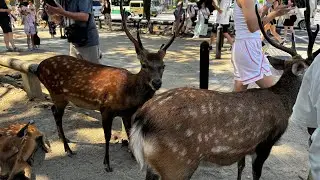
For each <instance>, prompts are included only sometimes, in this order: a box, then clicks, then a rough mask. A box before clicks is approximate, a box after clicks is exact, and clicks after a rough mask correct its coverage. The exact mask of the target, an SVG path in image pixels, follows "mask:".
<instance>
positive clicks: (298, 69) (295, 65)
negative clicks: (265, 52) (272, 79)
mask: <svg viewBox="0 0 320 180" xmlns="http://www.w3.org/2000/svg"><path fill="white" fill-rule="evenodd" d="M256 15H257V17H258V23H259V27H260V30H261V32H262V34H263V36H264V37H265V39H266V40H267V41H268V42H269V43H270V44H271V45H272V46H273V47H275V48H277V49H280V50H282V51H284V52H286V53H288V54H290V55H291V56H292V60H291V61H289V62H285V61H283V60H281V59H278V58H275V57H270V56H268V59H269V62H270V63H271V65H272V66H273V67H274V68H275V69H278V70H284V75H286V74H291V75H295V76H299V75H301V74H303V72H304V71H305V70H306V68H307V67H308V66H309V65H310V64H311V63H312V61H313V60H314V58H315V57H316V56H317V55H318V54H319V53H320V49H319V50H317V51H315V52H314V53H312V50H313V45H314V42H315V39H316V37H317V34H318V32H319V25H317V29H316V31H315V32H312V30H311V25H310V4H309V1H306V11H305V12H304V16H305V20H306V27H307V32H308V37H309V44H308V57H307V58H306V59H304V58H302V57H301V55H299V54H298V53H297V50H296V44H295V37H294V34H292V38H291V39H292V45H291V48H288V47H285V46H283V45H281V44H277V43H276V42H275V41H273V40H272V39H271V38H270V37H269V36H268V35H267V33H266V32H265V30H264V28H263V24H262V21H261V17H260V15H259V12H258V6H257V5H256Z"/></svg>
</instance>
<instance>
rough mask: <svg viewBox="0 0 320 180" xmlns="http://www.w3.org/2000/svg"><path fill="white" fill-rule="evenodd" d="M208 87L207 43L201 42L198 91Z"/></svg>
mask: <svg viewBox="0 0 320 180" xmlns="http://www.w3.org/2000/svg"><path fill="white" fill-rule="evenodd" d="M208 87H209V43H208V42H207V41H203V42H202V43H201V45H200V89H208Z"/></svg>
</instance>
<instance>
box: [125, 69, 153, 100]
mask: <svg viewBox="0 0 320 180" xmlns="http://www.w3.org/2000/svg"><path fill="white" fill-rule="evenodd" d="M148 79H149V78H148V74H147V73H146V72H145V71H144V70H143V69H141V70H140V72H139V73H138V74H136V75H134V77H133V81H132V83H129V84H128V90H129V92H131V95H132V96H133V98H135V99H136V102H137V103H138V104H140V103H144V102H145V101H147V100H149V99H151V98H152V96H153V95H154V93H155V91H154V90H153V89H152V88H151V87H150V86H149V84H148Z"/></svg>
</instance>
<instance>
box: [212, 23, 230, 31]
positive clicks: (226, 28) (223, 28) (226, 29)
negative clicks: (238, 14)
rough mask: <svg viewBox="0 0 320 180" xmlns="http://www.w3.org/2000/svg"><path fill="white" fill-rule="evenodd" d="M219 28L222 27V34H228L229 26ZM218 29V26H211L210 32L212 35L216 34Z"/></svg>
mask: <svg viewBox="0 0 320 180" xmlns="http://www.w3.org/2000/svg"><path fill="white" fill-rule="evenodd" d="M221 26H222V32H223V33H227V32H228V29H229V27H230V24H221ZM218 27H219V24H217V23H216V24H214V25H213V26H212V32H213V33H217V32H218Z"/></svg>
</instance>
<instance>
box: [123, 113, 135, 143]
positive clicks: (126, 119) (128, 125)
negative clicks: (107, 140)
mask: <svg viewBox="0 0 320 180" xmlns="http://www.w3.org/2000/svg"><path fill="white" fill-rule="evenodd" d="M131 117H132V114H130V115H127V116H124V117H122V122H123V125H124V127H125V131H126V132H125V133H126V134H127V137H128V139H129V137H130V130H131ZM121 133H124V132H121ZM122 145H123V146H129V143H128V141H127V140H123V141H122Z"/></svg>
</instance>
